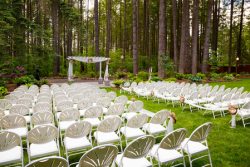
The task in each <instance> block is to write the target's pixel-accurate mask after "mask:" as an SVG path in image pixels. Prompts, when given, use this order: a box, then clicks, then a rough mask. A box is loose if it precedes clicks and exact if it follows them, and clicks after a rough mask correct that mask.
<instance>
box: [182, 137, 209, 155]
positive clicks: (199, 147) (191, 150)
mask: <svg viewBox="0 0 250 167" xmlns="http://www.w3.org/2000/svg"><path fill="white" fill-rule="evenodd" d="M187 141H188V138H186V139H184V141H183V142H182V143H181V147H182V149H183V150H184V151H185V152H186V153H188V154H191V155H192V154H196V153H200V152H203V151H206V150H208V147H207V146H205V145H203V144H201V143H200V142H194V141H190V140H189V141H188V143H187ZM186 143H187V144H186ZM185 144H186V145H185Z"/></svg>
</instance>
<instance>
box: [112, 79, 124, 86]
mask: <svg viewBox="0 0 250 167" xmlns="http://www.w3.org/2000/svg"><path fill="white" fill-rule="evenodd" d="M123 83H124V80H121V79H118V80H114V81H113V84H114V85H115V86H116V87H117V88H119V87H120V86H121V85H122V84H123Z"/></svg>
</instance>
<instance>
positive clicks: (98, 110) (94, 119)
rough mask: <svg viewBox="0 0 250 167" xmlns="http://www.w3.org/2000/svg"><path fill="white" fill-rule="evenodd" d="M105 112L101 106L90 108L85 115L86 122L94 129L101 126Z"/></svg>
mask: <svg viewBox="0 0 250 167" xmlns="http://www.w3.org/2000/svg"><path fill="white" fill-rule="evenodd" d="M102 114H103V110H102V107H100V106H92V107H89V108H88V109H87V110H86V111H85V113H84V119H83V120H84V121H88V122H89V123H90V124H91V125H92V127H97V126H98V125H99V124H100V122H101V121H100V118H101V117H102Z"/></svg>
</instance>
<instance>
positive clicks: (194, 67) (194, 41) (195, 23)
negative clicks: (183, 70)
mask: <svg viewBox="0 0 250 167" xmlns="http://www.w3.org/2000/svg"><path fill="white" fill-rule="evenodd" d="M198 17H199V0H194V3H193V18H192V19H193V21H192V74H196V73H197V59H198V53H197V51H198V48H197V47H198V35H199V18H198Z"/></svg>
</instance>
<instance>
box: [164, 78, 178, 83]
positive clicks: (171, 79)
mask: <svg viewBox="0 0 250 167" xmlns="http://www.w3.org/2000/svg"><path fill="white" fill-rule="evenodd" d="M165 81H167V82H176V81H177V79H176V78H167V79H165Z"/></svg>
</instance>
